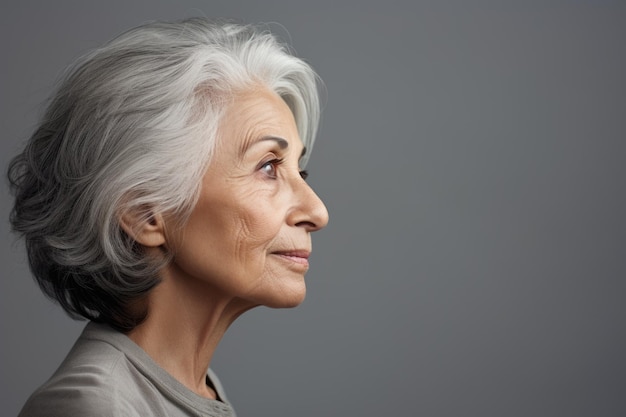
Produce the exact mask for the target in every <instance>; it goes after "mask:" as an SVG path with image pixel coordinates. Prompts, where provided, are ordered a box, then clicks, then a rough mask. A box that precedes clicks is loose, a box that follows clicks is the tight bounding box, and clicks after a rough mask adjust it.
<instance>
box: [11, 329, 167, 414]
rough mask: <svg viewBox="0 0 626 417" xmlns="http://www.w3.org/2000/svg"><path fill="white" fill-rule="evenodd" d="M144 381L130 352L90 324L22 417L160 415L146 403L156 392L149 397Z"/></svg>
mask: <svg viewBox="0 0 626 417" xmlns="http://www.w3.org/2000/svg"><path fill="white" fill-rule="evenodd" d="M141 381H142V377H141V375H140V374H139V372H138V371H137V369H136V368H134V367H133V366H132V365H131V364H130V363H129V362H128V360H127V359H126V355H125V353H124V352H123V351H121V350H120V349H119V347H117V346H116V345H115V343H110V341H108V340H107V338H106V337H102V331H101V329H99V328H98V327H97V326H94V325H92V324H90V325H88V326H87V327H86V328H85V330H84V331H83V333H82V334H81V336H80V338H79V339H78V340H77V342H76V343H75V345H74V347H73V348H72V350H71V351H70V352H69V354H68V355H67V357H66V358H65V360H64V361H63V363H62V364H61V366H60V367H59V368H58V369H57V371H56V372H55V373H54V374H53V375H52V377H51V378H50V379H49V380H48V381H46V382H45V383H44V384H43V385H42V386H41V387H40V388H39V389H37V390H36V391H35V392H34V393H33V394H32V395H31V397H30V398H29V399H28V401H27V402H26V404H25V405H24V407H23V408H22V411H21V413H20V417H27V416H28V417H37V416H47V417H54V416H64V417H72V416H86V415H89V416H95V417H108V416H122V415H123V416H143V415H155V414H154V411H155V410H154V409H153V407H151V406H149V405H148V404H145V400H146V398H150V397H153V396H154V394H155V393H147V392H146V389H148V390H150V387H149V386H145V384H144V385H142V383H141ZM150 394H152V395H150ZM145 413H152V414H145Z"/></svg>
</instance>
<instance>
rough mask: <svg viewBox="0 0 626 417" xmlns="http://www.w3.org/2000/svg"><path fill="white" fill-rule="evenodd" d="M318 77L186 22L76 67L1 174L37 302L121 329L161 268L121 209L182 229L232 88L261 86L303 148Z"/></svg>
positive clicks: (298, 64) (284, 51)
mask: <svg viewBox="0 0 626 417" xmlns="http://www.w3.org/2000/svg"><path fill="white" fill-rule="evenodd" d="M317 81H318V79H317V76H316V74H315V73H314V71H313V70H312V69H311V67H310V66H309V65H307V64H306V63H305V62H304V61H302V60H301V59H299V58H296V57H295V56H293V55H292V54H291V53H290V52H289V50H288V48H287V46H286V45H284V44H281V43H280V42H279V41H278V40H277V39H276V38H275V37H274V36H273V35H272V34H271V33H269V32H268V31H267V30H264V29H263V28H261V27H257V26H250V25H240V24H234V23H228V22H216V21H209V20H207V19H202V18H194V19H189V20H184V21H180V22H172V23H166V22H156V23H149V24H146V25H143V26H140V27H137V28H135V29H132V30H130V31H128V32H126V33H124V34H122V35H120V36H119V37H117V38H115V39H113V40H112V41H111V42H109V43H108V44H106V45H104V46H103V47H101V48H99V49H96V50H94V51H92V52H90V53H88V54H87V55H85V56H84V57H82V58H80V59H79V60H78V61H77V62H76V63H75V64H74V65H73V66H72V67H70V69H69V70H68V72H67V73H66V75H65V77H64V79H63V81H62V82H61V84H60V86H59V88H58V90H57V91H56V93H55V94H54V95H53V97H52V99H51V102H50V104H49V106H48V108H47V111H46V113H45V114H44V116H43V118H42V120H41V123H40V124H39V126H38V128H37V129H36V131H35V133H34V134H33V135H32V137H31V138H30V140H29V141H28V142H27V144H26V147H25V149H24V151H23V152H22V153H21V154H19V155H18V156H16V157H15V158H14V159H13V160H12V162H11V164H10V166H9V171H8V176H9V181H10V184H11V187H12V191H13V194H14V195H15V205H14V207H13V211H12V213H11V223H12V226H13V230H14V231H16V232H17V233H19V234H21V235H23V237H24V239H25V243H26V248H27V252H28V258H29V263H30V267H31V270H32V272H33V274H34V276H35V278H36V279H37V282H38V283H39V285H40V286H41V288H42V290H43V291H44V293H45V294H46V295H48V296H49V297H51V298H52V299H54V300H56V301H58V302H59V303H60V304H61V306H62V307H63V308H64V309H65V310H66V311H67V312H68V313H69V314H70V316H72V317H74V318H78V317H81V316H82V317H85V318H87V319H90V320H94V321H99V322H104V323H108V324H110V325H111V326H113V327H115V328H118V329H120V330H122V331H127V330H130V329H132V328H133V327H135V326H136V325H137V324H139V323H140V322H141V321H142V320H143V319H144V318H145V316H146V314H147V311H146V309H145V308H143V307H140V308H137V305H138V304H139V305H140V304H141V303H137V301H140V300H142V299H143V298H144V296H145V295H146V294H147V293H148V292H149V291H150V290H151V289H152V288H153V287H154V286H155V285H157V284H158V282H159V274H158V271H159V270H160V269H161V268H162V267H163V266H164V265H165V264H166V263H167V262H169V260H170V259H171V254H165V256H164V257H163V258H162V259H153V258H148V257H147V256H146V255H145V254H144V251H143V250H142V248H141V246H140V245H139V244H137V242H134V241H133V239H131V238H130V237H129V236H128V235H127V234H126V233H124V231H123V230H122V228H121V226H120V223H119V218H120V215H121V213H125V212H140V213H143V214H144V216H146V217H148V216H150V213H164V214H168V215H173V217H174V218H176V219H179V221H180V224H184V221H185V220H186V219H187V217H188V215H189V213H190V212H191V210H192V209H193V207H194V205H195V203H196V201H197V197H198V194H199V188H200V182H201V178H202V175H203V174H204V172H205V170H206V167H207V165H208V164H209V162H210V158H211V155H212V153H213V151H214V148H215V143H216V132H217V128H218V125H219V122H220V117H221V115H222V113H223V110H224V108H225V106H226V105H227V103H228V101H229V100H230V99H231V98H232V96H233V94H234V93H235V92H236V91H240V90H242V89H246V88H251V87H253V86H257V85H259V84H260V85H263V86H265V87H266V88H268V89H270V90H272V91H274V92H275V93H277V94H278V95H280V96H281V97H282V98H283V100H284V101H285V102H286V103H287V105H288V106H289V108H290V109H291V111H292V113H293V115H294V118H295V120H296V125H297V127H298V130H299V134H300V137H301V139H302V141H303V143H304V145H305V146H306V147H307V148H308V149H310V148H311V146H312V144H313V141H314V138H315V134H316V129H317V126H318V122H319V116H320V106H319V98H318V89H317V87H318V84H317Z"/></svg>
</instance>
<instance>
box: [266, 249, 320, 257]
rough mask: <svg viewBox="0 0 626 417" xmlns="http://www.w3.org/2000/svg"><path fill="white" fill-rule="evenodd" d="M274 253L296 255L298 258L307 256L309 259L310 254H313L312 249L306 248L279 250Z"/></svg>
mask: <svg viewBox="0 0 626 417" xmlns="http://www.w3.org/2000/svg"><path fill="white" fill-rule="evenodd" d="M272 253H274V254H276V255H284V256H295V257H297V258H305V259H308V258H309V256H311V251H309V250H306V249H287V250H277V251H274V252H272Z"/></svg>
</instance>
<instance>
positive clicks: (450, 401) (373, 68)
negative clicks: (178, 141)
mask: <svg viewBox="0 0 626 417" xmlns="http://www.w3.org/2000/svg"><path fill="white" fill-rule="evenodd" d="M7 3H8V2H4V3H3V6H2V13H1V15H2V17H1V22H0V23H1V24H0V31H1V36H0V39H1V42H2V49H1V50H2V56H3V59H2V61H3V63H2V65H1V71H2V74H1V76H0V82H1V86H2V87H1V88H2V90H1V96H2V100H1V102H2V108H1V111H0V123H1V126H0V127H1V130H2V140H1V143H0V146H1V150H2V153H1V158H2V160H1V161H0V162H1V165H2V170H3V171H5V170H6V164H7V161H8V160H9V158H10V156H11V155H13V154H14V153H15V152H16V151H17V150H18V148H19V146H20V143H22V142H23V140H25V138H26V137H27V136H28V135H29V134H30V133H31V131H32V129H33V126H34V123H35V121H36V120H37V115H38V114H40V113H41V111H42V109H43V107H42V105H41V103H42V102H43V101H44V100H45V98H46V97H47V96H48V94H49V92H50V90H51V87H52V85H53V82H54V80H55V79H57V77H58V75H59V74H60V73H61V71H62V69H63V68H64V67H65V66H66V65H67V64H69V63H70V62H71V61H72V59H73V58H75V57H76V56H78V55H79V54H81V53H82V52H84V51H86V50H87V49H89V48H91V47H94V46H97V45H99V44H101V43H102V42H104V41H105V40H107V39H109V38H111V37H112V36H114V35H115V34H117V33H119V32H120V31H122V30H125V29H127V28H129V27H132V26H135V25H137V24H140V23H142V22H145V21H147V20H152V19H176V18H181V17H186V16H193V15H198V14H202V15H208V16H222V17H238V18H241V19H243V20H244V21H247V22H259V21H264V22H268V21H269V22H280V23H281V24H282V25H284V27H285V28H286V29H287V30H288V31H289V34H290V36H291V39H292V42H293V44H294V46H295V48H296V50H297V52H298V54H299V55H301V56H303V57H305V58H306V59H307V60H309V61H310V62H311V63H312V64H313V65H314V67H315V68H316V69H317V71H318V72H319V73H320V75H321V76H322V78H323V79H324V81H325V83H326V86H327V89H328V99H327V104H326V106H325V113H324V117H323V123H322V129H321V133H320V136H319V141H318V144H317V146H316V149H315V151H314V153H313V158H312V160H311V164H310V166H309V168H310V170H311V173H312V175H311V180H310V181H311V183H312V184H313V186H314V187H315V188H316V190H317V191H318V192H319V194H320V196H321V197H322V198H323V199H324V200H325V202H326V204H327V206H328V209H329V211H330V213H331V222H330V225H329V227H328V228H327V229H326V230H325V231H323V232H320V233H318V234H317V235H316V236H315V237H314V247H315V253H314V259H313V266H312V270H311V272H310V273H309V275H308V287H309V293H308V296H307V300H306V301H305V303H304V304H303V305H302V306H301V307H299V308H297V309H295V310H280V311H273V310H269V309H264V308H261V309H257V310H254V311H252V312H249V313H247V314H246V315H244V316H243V317H242V318H240V319H239V320H238V321H237V322H236V323H235V324H234V326H233V327H232V328H231V330H230V332H229V333H228V334H227V336H226V338H225V340H224V341H223V343H222V345H221V346H220V348H219V350H218V352H217V355H216V357H215V361H214V363H213V366H214V368H215V369H216V370H217V371H218V372H219V373H220V375H221V377H222V379H223V382H224V384H225V385H226V387H227V390H228V392H229V394H230V398H231V400H232V401H233V402H234V404H235V406H236V408H237V410H238V412H239V414H240V415H241V416H242V417H246V416H255V417H261V416H304V417H306V416H390V415H399V416H404V415H415V416H460V415H463V416H525V417H526V416H624V415H626V334H625V329H624V323H625V319H626V306H625V302H624V299H625V295H626V280H625V276H626V253H625V247H626V246H625V245H626V222H625V220H624V213H626V198H625V197H624V185H625V184H624V183H625V179H626V142H625V139H626V135H625V131H626V126H625V125H626V81H625V79H624V77H625V74H626V46H625V43H626V7H625V5H624V2H618V1H568V2H551V1H540V2H529V1H518V2H480V3H479V2H456V3H450V2H429V3H426V2H410V3H409V2H406V3H400V2H397V3H396V2H385V3H384V5H383V2H366V1H351V2H331V1H320V0H316V1H265V2H259V1H254V0H250V1H228V2H223V3H221V2H220V3H218V2H211V1H184V0H167V1H166V0H162V1H155V2H144V3H141V2H129V1H110V0H109V1H102V2H88V1H75V2H69V1H54V2H52V1H45V0H41V1H22V2H20V3H19V5H7ZM16 3H17V2H16ZM335 3H336V4H335ZM278 29H279V30H281V29H280V28H278ZM282 33H283V35H284V34H285V31H282ZM285 36H286V35H285ZM2 187H3V188H2V200H1V207H0V209H1V213H0V215H1V218H2V219H3V220H2V222H0V227H1V230H0V233H1V238H0V244H1V245H2V246H1V248H0V257H1V262H2V279H1V281H0V282H1V285H2V289H1V291H0V297H1V298H0V308H1V310H0V325H1V328H0V333H1V334H2V342H1V347H2V352H1V355H0V357H1V358H2V359H1V369H0V375H1V378H2V390H1V391H0V403H1V404H2V409H3V411H2V415H7V416H9V415H15V414H16V413H17V412H18V410H19V408H20V407H21V405H22V404H23V402H24V401H25V400H26V398H27V396H28V395H29V393H30V392H32V390H33V389H35V387H37V386H38V385H39V384H41V383H42V382H43V381H44V380H45V379H46V378H47V377H48V376H49V375H50V374H51V373H52V372H53V370H54V369H55V368H56V366H57V365H58V364H59V362H60V361H61V359H62V358H63V357H64V355H65V353H66V352H67V351H68V349H69V348H70V346H71V344H72V343H73V341H74V339H75V337H76V335H77V334H78V332H79V331H80V329H81V328H82V326H83V323H80V322H78V323H77V322H72V321H71V320H70V319H68V318H66V317H65V316H64V314H63V313H62V312H61V311H60V309H59V308H58V307H57V306H55V305H53V304H52V303H50V302H48V301H47V300H45V299H44V297H43V296H42V295H41V294H40V293H39V291H38V289H37V288H36V286H35V284H34V283H33V282H32V280H31V277H30V275H29V273H28V271H27V267H26V264H25V260H24V254H23V249H22V246H21V242H17V243H16V242H15V238H14V237H13V236H11V235H10V233H9V231H8V224H7V221H6V219H7V217H8V211H9V206H10V198H9V197H8V193H7V188H6V181H5V182H4V183H3V184H2Z"/></svg>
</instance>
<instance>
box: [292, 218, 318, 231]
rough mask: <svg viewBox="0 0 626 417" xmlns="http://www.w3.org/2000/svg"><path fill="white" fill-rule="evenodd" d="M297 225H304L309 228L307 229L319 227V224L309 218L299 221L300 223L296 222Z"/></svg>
mask: <svg viewBox="0 0 626 417" xmlns="http://www.w3.org/2000/svg"><path fill="white" fill-rule="evenodd" d="M296 226H298V227H304V228H307V229H318V227H317V225H316V224H315V223H313V222H311V221H308V220H306V221H301V222H298V223H296Z"/></svg>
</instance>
